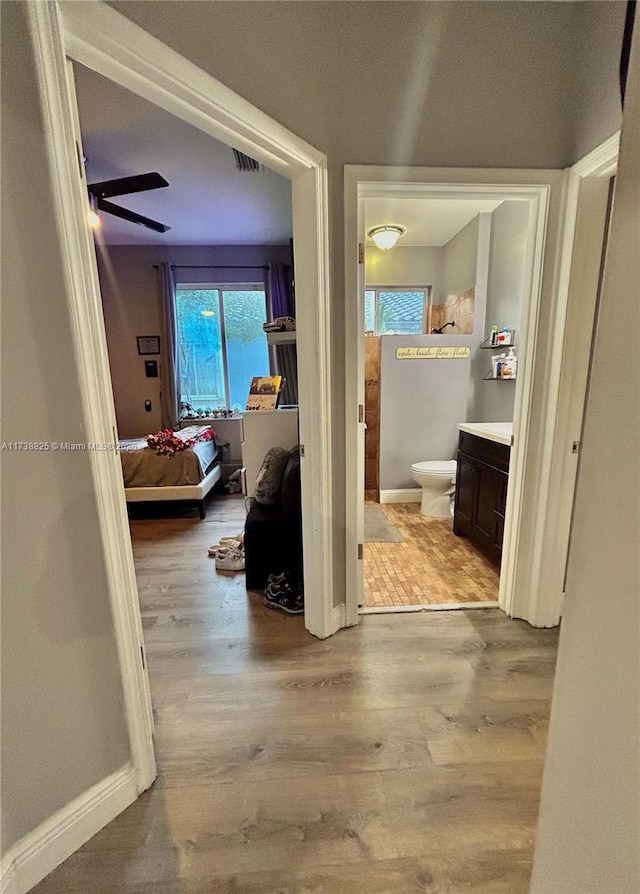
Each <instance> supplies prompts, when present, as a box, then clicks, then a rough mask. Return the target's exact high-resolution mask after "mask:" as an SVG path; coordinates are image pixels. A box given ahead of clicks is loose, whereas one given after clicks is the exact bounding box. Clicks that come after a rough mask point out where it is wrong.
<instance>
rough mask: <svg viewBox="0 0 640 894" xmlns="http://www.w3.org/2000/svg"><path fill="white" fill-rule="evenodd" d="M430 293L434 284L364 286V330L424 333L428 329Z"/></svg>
mask: <svg viewBox="0 0 640 894" xmlns="http://www.w3.org/2000/svg"><path fill="white" fill-rule="evenodd" d="M430 294H431V286H422V287H420V288H415V289H393V288H389V287H388V286H384V287H370V288H368V289H365V293H364V328H365V331H366V332H372V333H373V334H374V335H421V334H422V333H423V332H425V331H426V319H427V308H428V306H429V296H430Z"/></svg>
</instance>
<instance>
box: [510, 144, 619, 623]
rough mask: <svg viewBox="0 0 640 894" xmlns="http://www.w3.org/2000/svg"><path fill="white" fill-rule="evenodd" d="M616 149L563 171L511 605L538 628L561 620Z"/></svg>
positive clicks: (607, 147) (604, 148)
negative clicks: (538, 434) (536, 438)
mask: <svg viewBox="0 0 640 894" xmlns="http://www.w3.org/2000/svg"><path fill="white" fill-rule="evenodd" d="M619 145H620V134H619V133H616V134H614V135H613V136H611V137H610V138H609V139H608V140H606V141H605V142H604V143H603V144H602V145H600V146H598V147H596V149H594V150H593V151H592V152H590V153H589V154H588V155H587V156H585V157H584V158H583V159H581V160H580V161H578V162H576V164H575V165H573V167H572V168H570V169H569V172H568V186H567V195H566V205H565V209H564V224H563V230H562V233H561V240H562V248H561V252H560V263H559V266H558V273H557V287H556V303H555V317H554V322H553V329H552V337H553V346H552V349H551V360H552V362H551V365H550V367H549V390H548V399H547V417H546V432H545V440H544V444H543V448H542V449H543V453H542V456H541V474H540V485H541V487H540V493H541V501H540V515H539V518H540V523H539V524H538V525H537V526H536V527H535V529H534V532H533V535H534V538H535V539H534V543H533V552H532V563H531V572H530V574H531V590H530V592H531V600H532V604H531V605H524V604H523V603H522V600H521V598H520V596H519V594H518V595H517V596H516V599H515V600H514V604H513V614H514V615H515V616H516V617H525V618H527V617H528V613H530V612H531V613H532V614H533V616H534V617H535V618H536V626H540V627H555V626H556V625H557V624H558V623H559V622H560V618H561V616H562V604H563V599H564V578H565V570H566V564H567V553H568V549H569V537H570V532H571V518H572V513H573V495H574V490H575V484H576V476H577V469H578V462H579V450H580V439H581V432H582V420H583V415H584V404H585V398H586V388H587V378H588V372H589V363H590V352H591V343H592V337H593V329H594V323H595V312H596V302H597V296H598V288H599V278H600V266H601V258H602V250H603V241H604V237H605V227H606V216H607V205H608V199H609V181H610V178H611V177H612V176H613V174H614V173H615V170H616V165H617V159H618V150H619ZM575 444H577V445H578V449H577V450H576V449H575V448H574V445H575Z"/></svg>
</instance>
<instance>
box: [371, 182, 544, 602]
mask: <svg viewBox="0 0 640 894" xmlns="http://www.w3.org/2000/svg"><path fill="white" fill-rule="evenodd" d="M364 222H365V233H366V240H365V244H364V254H365V263H364V280H365V282H364V286H365V291H364V330H365V338H364V394H365V403H364V419H365V426H366V428H365V436H364V451H365V457H364V467H365V471H364V474H365V493H364V497H365V505H364V549H363V554H364V558H363V563H364V586H363V598H362V607H361V613H377V612H386V611H393V610H397V609H403V610H410V609H411V608H421V607H422V606H423V605H429V606H442V607H444V606H447V605H448V606H463V605H474V604H475V605H481V606H482V607H488V606H497V600H498V590H499V575H500V560H501V553H502V537H503V531H504V522H505V498H506V491H507V482H508V468H509V453H510V448H511V438H512V435H513V420H514V406H515V386H516V382H517V365H518V362H519V360H521V359H522V353H521V347H522V346H521V341H520V328H521V326H520V321H521V316H522V310H523V307H522V305H523V297H524V294H523V293H524V286H525V272H526V258H527V244H528V240H529V224H530V222H529V205H528V202H526V201H507V200H502V201H501V200H500V199H474V198H473V197H468V196H462V195H461V196H459V197H457V198H444V199H442V198H428V197H421V196H417V197H414V196H407V197H402V198H399V197H392V198H388V197H387V198H365V199H364ZM389 222H391V223H393V224H397V225H399V228H400V229H401V231H402V234H401V235H400V237H399V239H398V241H397V242H396V244H395V245H394V246H393V247H392V248H389V249H386V248H379V247H378V246H377V245H376V244H375V239H374V238H372V236H371V233H373V236H374V237H375V235H376V230H377V229H378V228H380V227H383V226H384V225H385V223H387V224H388V223H389Z"/></svg>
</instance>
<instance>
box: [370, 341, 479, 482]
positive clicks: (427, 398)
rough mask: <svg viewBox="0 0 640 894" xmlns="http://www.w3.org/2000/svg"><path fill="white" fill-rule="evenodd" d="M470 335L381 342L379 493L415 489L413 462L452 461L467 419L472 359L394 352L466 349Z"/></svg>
mask: <svg viewBox="0 0 640 894" xmlns="http://www.w3.org/2000/svg"><path fill="white" fill-rule="evenodd" d="M470 339H471V336H469V335H457V336H456V335H454V336H450V335H383V336H382V337H381V339H380V368H381V375H380V389H381V390H380V489H381V490H390V489H395V488H403V487H418V485H417V484H416V482H415V481H414V480H413V478H412V476H411V471H410V467H411V465H412V463H416V462H424V461H425V460H434V459H454V458H455V453H456V445H457V443H458V431H457V428H456V426H457V424H458V422H464V421H465V420H466V419H467V402H468V397H469V372H470V362H471V361H470V360H396V356H395V352H396V348H405V347H424V346H428V345H435V346H438V347H443V346H449V345H467V344H470Z"/></svg>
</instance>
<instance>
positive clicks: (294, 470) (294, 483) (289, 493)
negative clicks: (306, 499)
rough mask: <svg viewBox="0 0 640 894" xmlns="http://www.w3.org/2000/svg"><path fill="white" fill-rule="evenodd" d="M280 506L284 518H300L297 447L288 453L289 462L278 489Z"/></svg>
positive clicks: (300, 498)
mask: <svg viewBox="0 0 640 894" xmlns="http://www.w3.org/2000/svg"><path fill="white" fill-rule="evenodd" d="M280 505H281V507H282V511H283V512H284V514H285V515H286V516H289V517H291V518H300V517H301V516H302V494H301V491H300V448H299V447H294V448H293V450H291V451H290V453H289V460H288V462H287V465H286V468H285V470H284V475H283V476H282V486H281V487H280Z"/></svg>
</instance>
